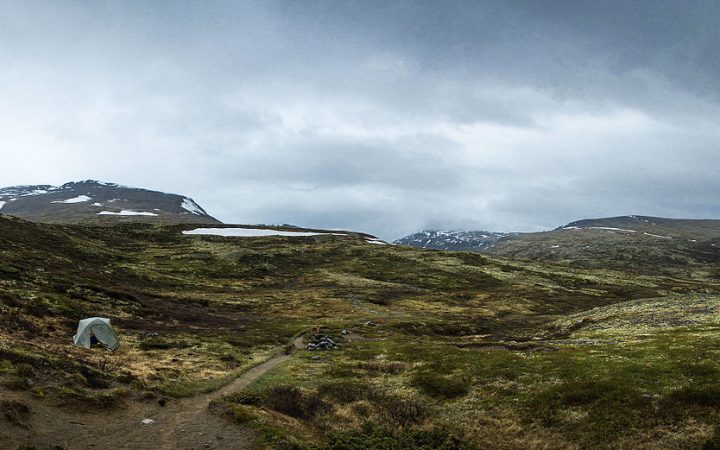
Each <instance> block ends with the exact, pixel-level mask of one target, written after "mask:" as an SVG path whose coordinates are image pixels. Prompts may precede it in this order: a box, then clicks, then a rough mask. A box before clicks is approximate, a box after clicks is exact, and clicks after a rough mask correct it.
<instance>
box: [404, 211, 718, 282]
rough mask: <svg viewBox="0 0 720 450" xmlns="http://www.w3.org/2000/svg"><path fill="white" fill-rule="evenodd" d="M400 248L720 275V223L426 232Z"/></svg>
mask: <svg viewBox="0 0 720 450" xmlns="http://www.w3.org/2000/svg"><path fill="white" fill-rule="evenodd" d="M395 243H396V244H399V245H408V246H411V247H420V248H431V249H441V250H457V251H476V252H483V253H490V254H494V255H499V256H505V257H509V258H513V259H524V260H533V261H545V262H553V263H558V264H564V265H572V266H577V267H585V268H613V269H622V270H629V271H635V272H639V273H653V274H654V273H664V274H667V275H678V274H682V276H695V275H698V276H699V275H702V276H706V275H709V271H715V272H717V274H712V275H713V276H715V275H718V276H720V266H717V264H718V263H720V220H693V219H665V218H660V217H649V216H621V217H610V218H601V219H585V220H579V221H576V222H571V223H569V224H567V225H564V226H561V227H559V228H556V229H555V230H552V231H545V232H539V233H491V232H487V231H465V232H457V231H456V232H443V231H425V232H420V233H415V234H411V235H409V236H406V237H404V238H402V239H398V240H397V241H395ZM716 266H717V269H714V268H715V267H716ZM700 270H701V271H702V272H703V273H702V274H700V273H696V272H697V271H700Z"/></svg>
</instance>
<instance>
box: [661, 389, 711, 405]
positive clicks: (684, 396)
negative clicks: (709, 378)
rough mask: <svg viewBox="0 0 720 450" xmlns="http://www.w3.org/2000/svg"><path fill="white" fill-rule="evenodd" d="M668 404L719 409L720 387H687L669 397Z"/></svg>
mask: <svg viewBox="0 0 720 450" xmlns="http://www.w3.org/2000/svg"><path fill="white" fill-rule="evenodd" d="M666 402H667V403H670V404H672V403H682V404H685V405H697V406H709V407H714V408H717V407H720V385H703V386H686V387H684V388H682V389H680V390H677V391H674V392H672V393H671V394H670V395H668V397H667V398H666Z"/></svg>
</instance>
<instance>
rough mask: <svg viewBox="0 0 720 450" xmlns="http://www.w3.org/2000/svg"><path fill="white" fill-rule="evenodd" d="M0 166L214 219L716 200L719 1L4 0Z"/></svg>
mask: <svg viewBox="0 0 720 450" xmlns="http://www.w3.org/2000/svg"><path fill="white" fill-rule="evenodd" d="M0 9H1V10H2V14H0V67H3V69H2V70H0V98H2V102H0V149H1V150H0V157H2V164H3V167H4V168H5V170H3V171H2V173H1V174H0V184H1V185H11V184H35V183H63V182H66V181H69V180H78V179H86V178H95V179H102V180H106V181H114V182H119V183H122V184H128V185H135V186H141V187H147V188H153V189H159V190H164V191H171V192H178V193H183V194H187V195H191V196H193V197H194V198H195V199H196V200H197V201H198V202H199V203H200V204H201V205H203V207H205V209H207V210H208V211H209V212H211V213H212V214H214V215H215V216H217V217H218V218H219V219H221V220H223V221H226V222H234V223H295V224H298V225H304V226H312V227H328V228H350V229H358V230H363V231H367V232H369V233H373V234H377V235H379V236H381V237H383V238H387V239H394V238H397V237H400V236H402V235H404V234H407V233H410V232H413V231H417V230H420V229H423V228H444V229H470V228H472V229H492V230H501V231H507V230H541V229H548V228H554V227H556V226H559V225H562V224H564V223H566V222H569V221H572V220H576V219H580V218H587V217H600V216H610V215H621V214H647V215H661V216H671V217H703V218H710V217H713V218H718V217H720V197H718V196H717V192H720V178H719V177H717V176H716V175H715V173H714V172H715V168H716V167H718V166H720V151H718V142H720V129H718V127H717V123H719V119H720V95H719V94H720V59H718V58H717V57H716V52H717V48H718V45H719V44H720V31H719V29H718V27H717V26H716V24H717V23H718V21H719V20H720V6H719V4H718V3H717V2H714V1H708V2H702V1H697V2H687V1H682V2H680V1H678V2H672V1H671V2H661V3H658V2H654V1H647V2H643V1H634V2H621V1H618V2H594V1H593V2H590V1H588V2H583V1H581V2H578V1H568V2H562V1H554V2H537V1H527V2H523V1H517V2H506V1H498V2H493V1H483V2H477V1H467V2H459V1H458V2H451V1H450V2H424V1H398V2H380V1H378V2H372V1H358V2H351V1H347V2H336V1H316V2H282V1H277V2H273V1H257V2H149V3H146V4H142V3H136V2H125V3H121V2H93V3H87V2H73V1H68V2H62V3H61V2H26V1H22V2H21V1H18V2H14V3H13V2H5V3H4V4H3V6H2V7H0Z"/></svg>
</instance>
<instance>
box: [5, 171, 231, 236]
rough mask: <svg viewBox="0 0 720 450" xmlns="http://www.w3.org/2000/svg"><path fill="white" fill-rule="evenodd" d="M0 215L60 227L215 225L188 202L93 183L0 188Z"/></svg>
mask: <svg viewBox="0 0 720 450" xmlns="http://www.w3.org/2000/svg"><path fill="white" fill-rule="evenodd" d="M0 214H5V215H11V216H15V217H19V218H21V219H25V220H29V221H33V222H44V223H62V224H73V223H87V224H101V225H102V224H113V223H117V222H150V223H166V224H168V223H203V224H205V223H207V224H219V223H221V222H220V221H219V220H217V219H215V218H214V217H212V216H211V215H209V214H208V213H207V212H206V211H205V210H204V209H203V208H202V207H201V206H200V205H198V204H197V203H196V202H195V201H194V200H193V199H192V198H190V197H187V196H183V195H178V194H171V193H166V192H160V191H153V190H149V189H142V188H135V187H129V186H124V185H120V184H117V183H108V182H103V181H98V180H84V181H72V182H69V183H65V184H63V185H60V186H52V185H48V184H41V185H19V186H8V187H4V188H0Z"/></svg>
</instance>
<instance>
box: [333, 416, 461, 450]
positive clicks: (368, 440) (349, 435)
mask: <svg viewBox="0 0 720 450" xmlns="http://www.w3.org/2000/svg"><path fill="white" fill-rule="evenodd" d="M328 447H329V448H332V449H335V450H360V449H367V448H387V449H394V450H405V449H407V450H411V449H412V450H414V449H427V450H430V449H442V450H453V449H460V448H471V447H470V446H469V445H467V444H463V443H462V442H461V441H460V440H459V439H457V438H456V437H454V436H452V435H451V434H450V433H449V432H448V431H446V430H444V429H431V430H414V429H410V428H406V429H402V430H392V429H389V428H385V427H382V426H379V425H377V424H373V423H369V422H368V423H365V424H364V425H363V427H362V428H360V429H359V430H349V431H343V432H340V433H333V434H331V435H329V436H328Z"/></svg>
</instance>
